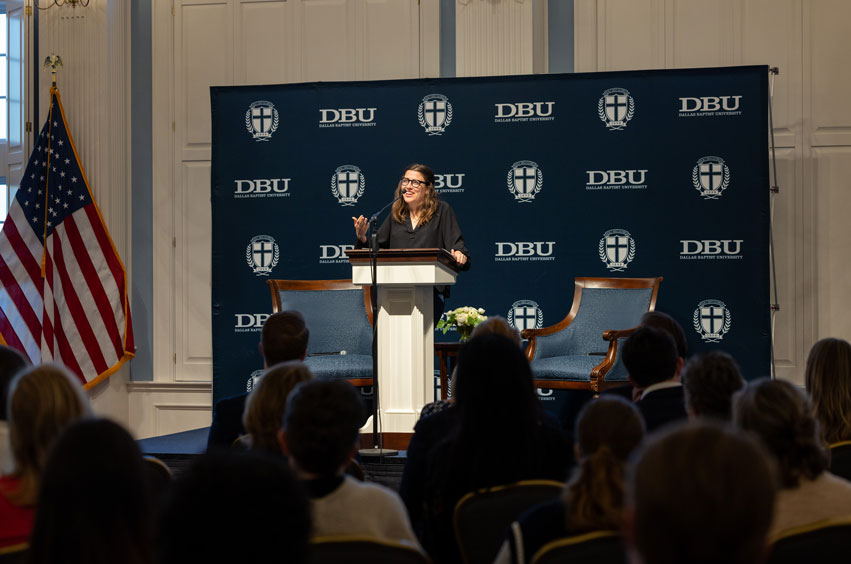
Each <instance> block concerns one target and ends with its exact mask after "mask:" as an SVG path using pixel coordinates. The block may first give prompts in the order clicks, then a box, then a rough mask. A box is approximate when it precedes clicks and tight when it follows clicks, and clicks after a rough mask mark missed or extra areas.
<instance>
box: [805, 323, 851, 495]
mask: <svg viewBox="0 0 851 564" xmlns="http://www.w3.org/2000/svg"><path fill="white" fill-rule="evenodd" d="M805 383H806V386H807V391H808V392H809V393H810V397H811V398H812V400H813V406H814V407H815V410H816V418H817V419H818V420H819V423H820V424H821V434H822V437H823V438H824V441H825V443H827V445H828V447H829V448H830V471H831V472H832V473H833V474H836V475H837V476H841V477H843V478H845V479H846V480H851V345H849V344H848V341H845V340H843V339H822V340H821V341H819V342H817V343H816V344H815V345H813V348H812V349H810V355H809V357H807V370H806V378H805Z"/></svg>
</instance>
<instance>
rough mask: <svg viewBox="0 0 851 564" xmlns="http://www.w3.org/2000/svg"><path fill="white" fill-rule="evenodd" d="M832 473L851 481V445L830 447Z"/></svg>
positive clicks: (843, 444)
mask: <svg viewBox="0 0 851 564" xmlns="http://www.w3.org/2000/svg"><path fill="white" fill-rule="evenodd" d="M830 473H831V474H836V475H837V476H839V477H840V478H845V479H846V480H851V443H842V444H838V445H837V446H831V447H830Z"/></svg>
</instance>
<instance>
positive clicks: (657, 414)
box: [621, 327, 686, 432]
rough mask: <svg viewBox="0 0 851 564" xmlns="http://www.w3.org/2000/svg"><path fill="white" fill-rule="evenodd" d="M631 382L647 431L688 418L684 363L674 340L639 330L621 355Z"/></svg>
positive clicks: (647, 329)
mask: <svg viewBox="0 0 851 564" xmlns="http://www.w3.org/2000/svg"><path fill="white" fill-rule="evenodd" d="M621 355H622V358H623V364H624V367H626V370H627V372H628V373H629V380H630V382H632V384H633V386H635V388H636V389H637V390H638V391H637V392H636V393H637V394H638V393H640V395H639V399H638V404H637V405H638V409H639V411H641V414H642V415H643V416H644V422H645V423H646V424H647V431H648V432H650V431H653V430H655V429H658V428H659V427H661V426H663V425H665V424H666V423H669V422H671V421H677V420H680V419H685V418H686V410H685V401H684V395H683V386H682V384H681V383H680V371H681V370H682V368H683V359H682V357H680V356H679V353H678V351H677V345H676V343H675V342H674V339H673V338H672V337H671V335H670V334H668V333H667V332H665V331H663V330H661V329H656V328H653V327H639V328H638V329H637V330H636V331H635V333H633V334H632V335H631V336H630V337H629V339H627V340H626V342H625V343H624V345H623V351H622V352H621Z"/></svg>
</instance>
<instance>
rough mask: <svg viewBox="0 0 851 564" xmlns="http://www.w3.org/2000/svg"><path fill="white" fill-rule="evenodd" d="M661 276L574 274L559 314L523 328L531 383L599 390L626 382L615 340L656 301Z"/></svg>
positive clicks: (550, 386)
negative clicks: (551, 321)
mask: <svg viewBox="0 0 851 564" xmlns="http://www.w3.org/2000/svg"><path fill="white" fill-rule="evenodd" d="M661 282H662V278H661V277H658V278H577V279H576V280H575V281H574V292H573V306H572V307H571V308H570V312H569V313H568V314H567V316H566V317H565V318H564V319H562V320H561V321H560V322H558V323H557V324H555V325H552V326H550V327H544V328H543V329H526V330H524V331H523V332H522V335H523V338H524V339H528V340H529V345H528V347H527V349H526V356H527V358H528V359H529V361H530V362H531V365H532V372H533V374H534V377H535V386H536V387H539V388H557V389H584V390H591V391H593V392H599V391H602V390H604V389H605V388H610V387H614V386H618V385H622V384H626V383H627V374H626V370H625V369H624V368H623V364H622V363H621V360H620V355H619V354H618V342H619V341H621V340H623V339H626V338H627V337H628V336H629V335H631V334H632V331H633V330H634V329H635V327H636V326H637V325H638V322H639V321H640V319H641V316H642V315H643V314H644V313H645V312H647V311H653V309H654V308H655V307H656V296H657V294H658V293H659V284H660V283H661Z"/></svg>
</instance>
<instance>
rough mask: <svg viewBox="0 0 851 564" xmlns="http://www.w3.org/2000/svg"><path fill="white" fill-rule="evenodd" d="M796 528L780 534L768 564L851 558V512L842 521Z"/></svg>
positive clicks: (830, 563)
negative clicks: (794, 530)
mask: <svg viewBox="0 0 851 564" xmlns="http://www.w3.org/2000/svg"><path fill="white" fill-rule="evenodd" d="M849 509H851V508H849ZM796 531H797V532H792V534H781V537H780V539H778V540H776V541H775V542H774V545H773V546H772V548H771V554H770V555H769V557H768V564H792V563H800V562H818V563H819V564H834V563H837V564H838V563H840V562H842V563H846V562H848V561H849V559H851V512H849V517H848V518H847V519H844V520H842V521H834V522H828V523H822V524H814V525H812V526H810V527H800V528H798V529H796Z"/></svg>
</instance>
